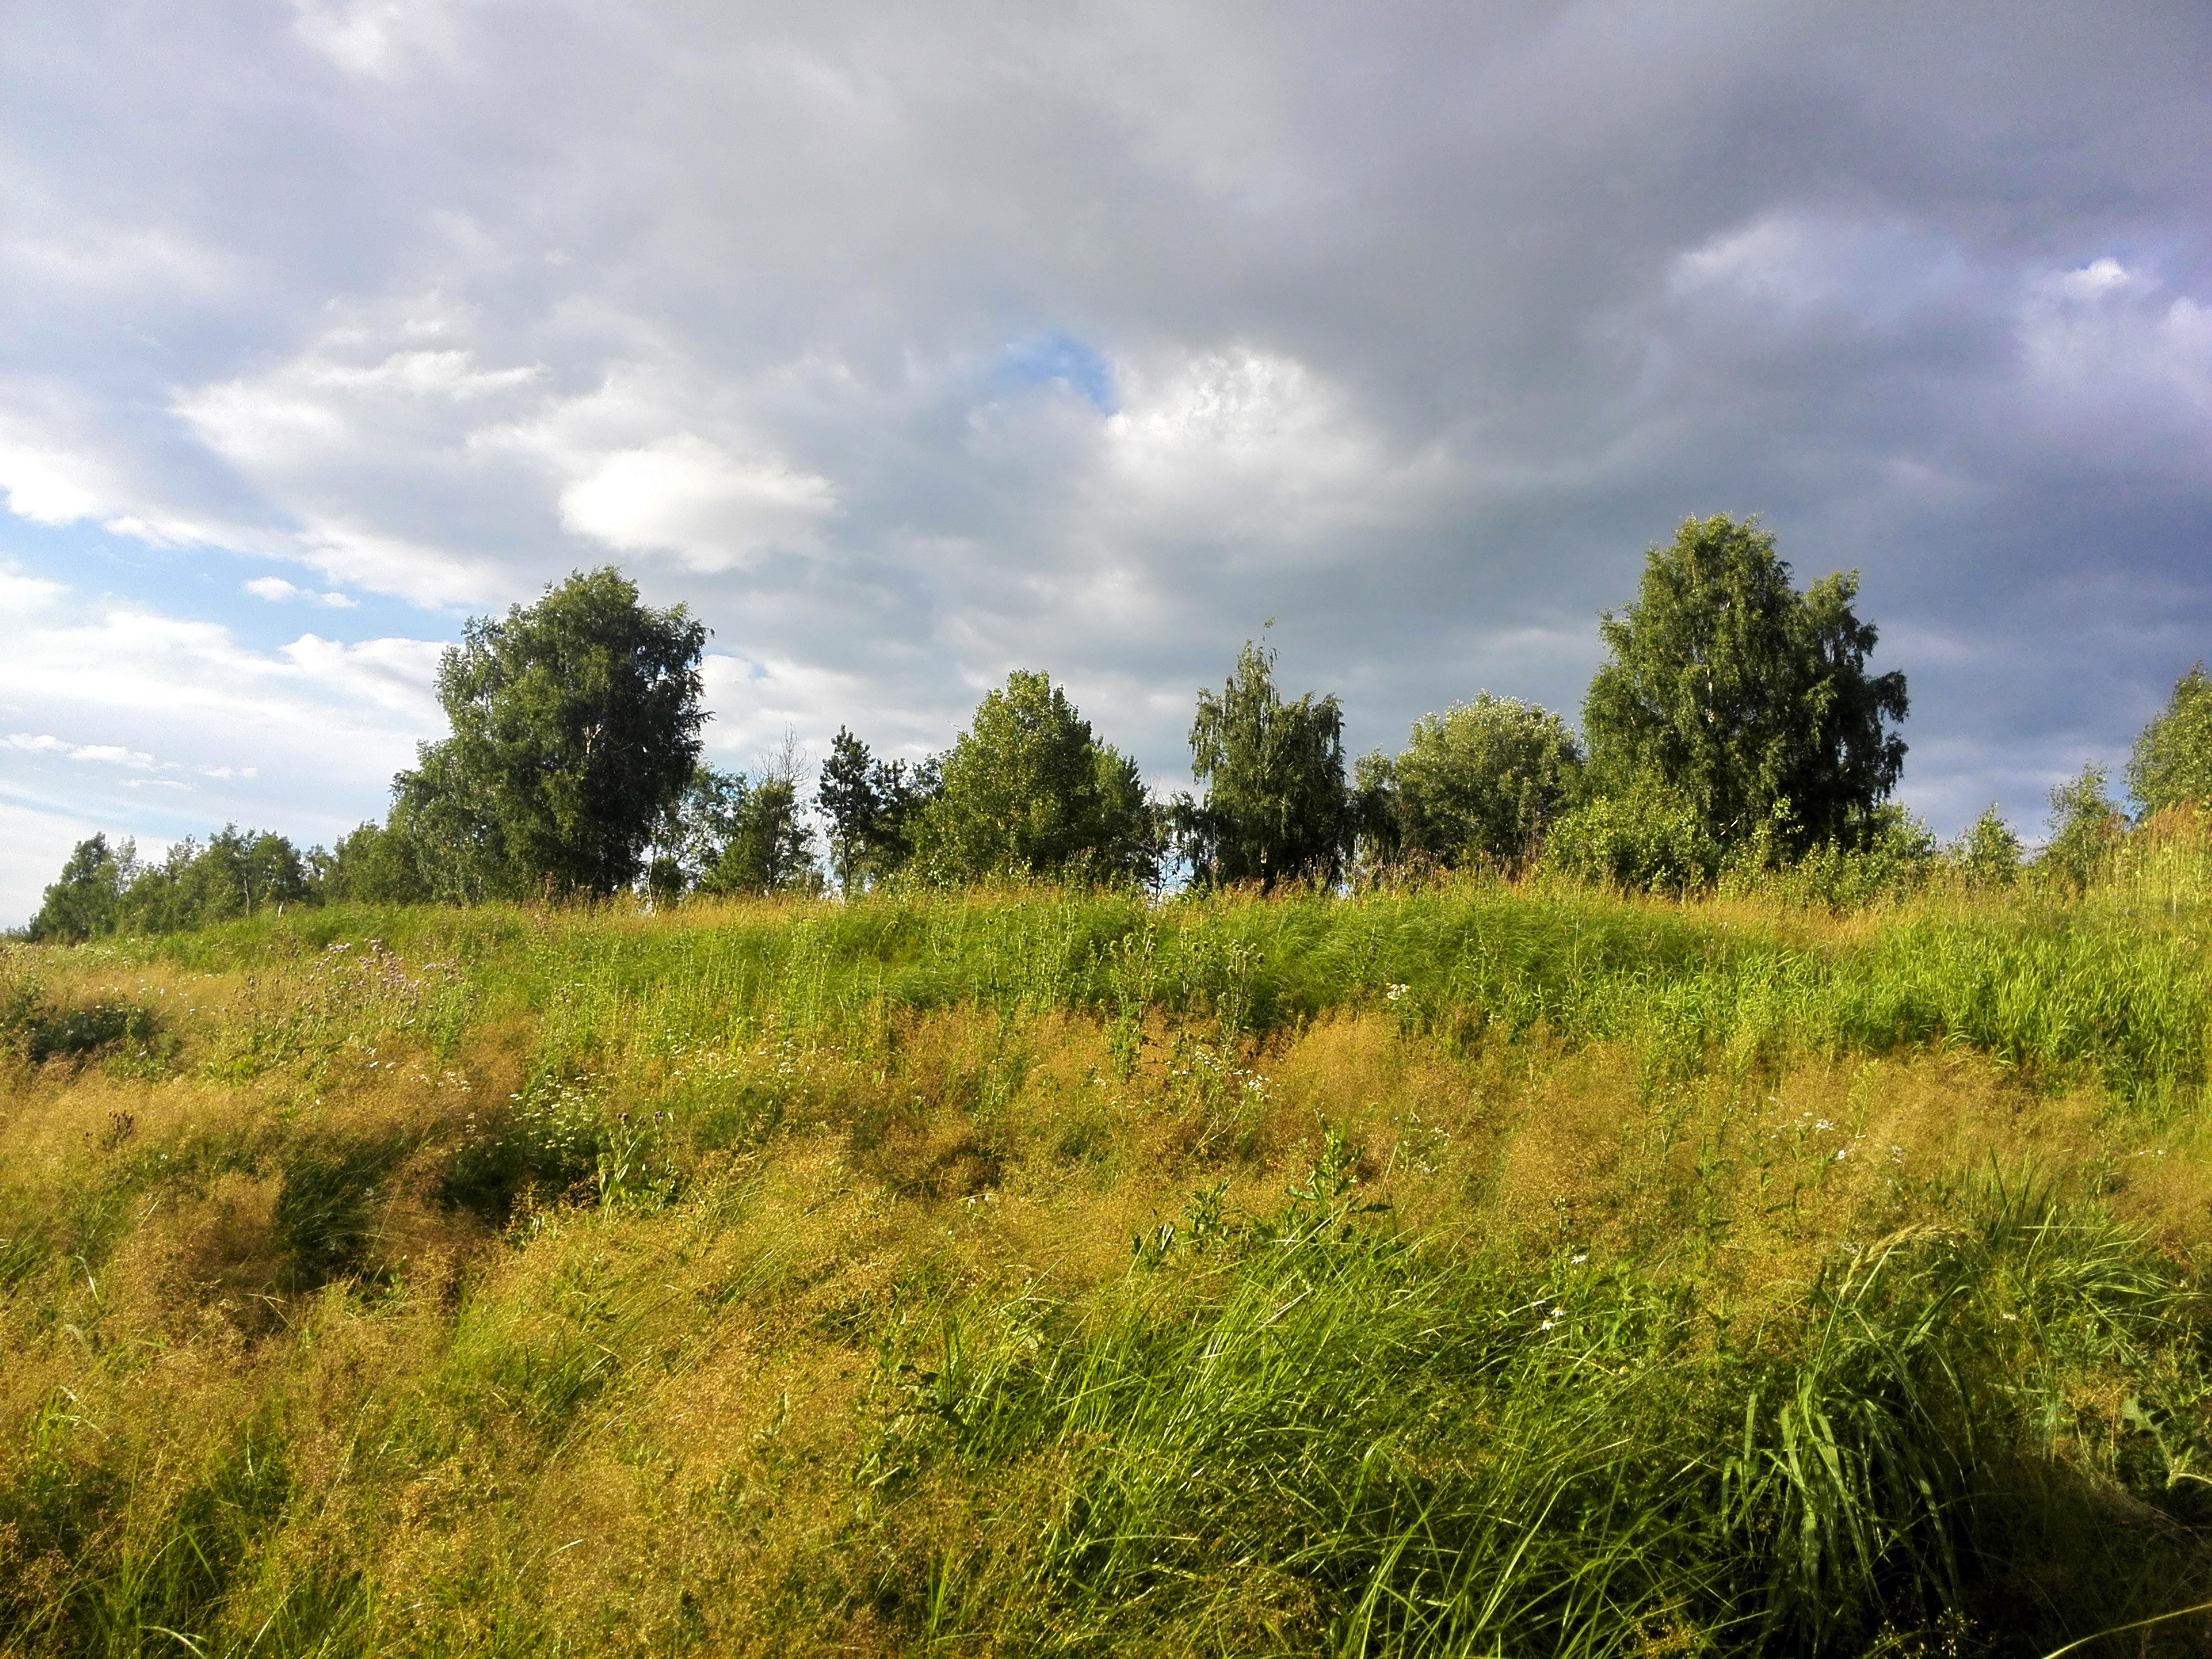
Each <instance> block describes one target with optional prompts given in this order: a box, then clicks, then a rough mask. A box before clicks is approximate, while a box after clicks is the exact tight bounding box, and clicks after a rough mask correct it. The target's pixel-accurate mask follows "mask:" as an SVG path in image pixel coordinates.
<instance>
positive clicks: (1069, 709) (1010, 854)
mask: <svg viewBox="0 0 2212 1659" xmlns="http://www.w3.org/2000/svg"><path fill="white" fill-rule="evenodd" d="M939 778H940V787H939V790H938V793H936V795H935V796H934V797H933V798H932V799H930V800H929V802H928V804H927V805H925V806H923V807H922V808H921V817H920V819H919V821H918V824H917V827H916V829H915V856H916V858H917V859H918V860H920V861H921V863H922V864H923V865H925V866H927V867H928V868H929V869H930V870H931V871H932V872H933V873H936V874H939V875H941V876H945V877H950V878H957V879H964V880H970V881H973V880H978V879H981V878H986V877H990V876H995V875H1007V874H1024V875H1048V874H1057V873H1060V872H1068V873H1071V874H1074V875H1077V876H1080V877H1085V878H1090V879H1092V880H1097V881H1123V880H1139V881H1142V880H1149V879H1151V878H1152V873H1153V870H1154V866H1155V864H1156V854H1155V853H1154V850H1153V839H1154V837H1153V836H1152V811H1151V809H1150V806H1149V805H1148V803H1147V801H1146V797H1145V788H1144V784H1143V781H1141V780H1140V779H1139V776H1138V775H1137V767H1136V763H1135V762H1133V761H1132V760H1130V759H1129V758H1128V757H1127V756H1125V755H1123V754H1122V753H1121V751H1120V750H1117V749H1115V748H1114V747H1113V746H1112V745H1111V744H1103V743H1101V742H1099V741H1098V740H1097V738H1095V737H1093V736H1092V735H1091V723H1090V722H1089V721H1088V720H1085V719H1083V718H1082V716H1081V715H1079V714H1077V713H1076V710H1075V708H1074V705H1073V704H1072V703H1070V702H1068V700H1067V694H1066V692H1065V691H1063V690H1061V689H1060V687H1058V686H1056V685H1054V684H1053V683H1052V682H1051V680H1050V679H1049V678H1047V677H1046V676H1044V675H1042V674H1036V673H1030V672H1026V671H1023V670H1020V669H1017V670H1015V671H1013V672H1012V673H1011V674H1009V675H1008V676H1007V677H1006V687H1005V689H1004V690H994V691H992V692H990V693H988V694H987V695H986V696H985V697H984V698H983V701H982V702H981V703H980V704H978V705H977V707H976V709H975V718H974V720H972V721H971V722H970V723H969V729H968V730H967V731H965V732H962V733H961V734H960V735H959V737H958V738H956V739H954V741H953V744H952V747H951V749H950V750H947V751H946V753H945V756H944V757H943V759H942V761H941V763H940V767H939Z"/></svg>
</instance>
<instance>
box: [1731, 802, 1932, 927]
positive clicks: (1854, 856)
mask: <svg viewBox="0 0 2212 1659" xmlns="http://www.w3.org/2000/svg"><path fill="white" fill-rule="evenodd" d="M1941 852H1942V849H1941V848H1940V847H1939V845H1938V843H1937V842H1936V837H1935V836H1934V835H1933V834H1931V833H1930V832H1929V829H1928V826H1927V825H1926V824H1924V823H1921V822H1920V820H1919V819H1917V818H1916V817H1913V816H1912V815H1911V813H1909V812H1907V811H1905V809H1904V808H1903V807H1901V806H1899V805H1898V804H1897V803H1896V802H1894V801H1884V802H1883V803H1882V804H1881V805H1880V806H1878V807H1876V808H1875V811H1874V812H1873V814H1872V816H1871V818H1870V821H1869V823H1867V824H1866V825H1865V827H1864V828H1863V830H1862V831H1861V833H1860V834H1859V835H1858V836H1857V837H1856V838H1855V839H1854V840H1853V841H1852V842H1848V843H1845V842H1822V843H1821V844H1820V845H1819V846H1817V847H1814V848H1809V849H1808V850H1807V851H1806V852H1805V853H1804V854H1802V855H1801V856H1800V857H1798V858H1797V859H1796V860H1794V861H1791V862H1790V863H1786V864H1783V863H1779V862H1778V861H1776V860H1773V859H1772V858H1771V855H1770V854H1769V851H1768V849H1767V848H1764V847H1761V846H1760V845H1759V843H1758V842H1753V845H1752V846H1750V847H1749V848H1739V849H1737V852H1736V854H1735V856H1734V857H1733V858H1731V859H1730V860H1729V861H1728V863H1727V865H1726V866H1724V867H1723V872H1722V877H1721V887H1722V890H1723V891H1724V892H1728V891H1734V892H1741V893H1750V892H1759V893H1763V894H1765V895H1766V896H1770V897H1773V898H1777V899H1781V900H1783V901H1784V902H1792V903H1798V904H1814V905H1819V906H1821V907H1822V908H1826V909H1830V910H1836V911H1848V910H1857V909H1863V908H1866V907H1868V906H1869V905H1873V904H1877V903H1881V902H1888V901H1893V900H1896V899H1899V898H1902V897H1904V896H1906V895H1908V894H1910V893H1912V892H1914V891H1916V890H1918V889H1919V888H1920V887H1921V886H1922V885H1923V884H1925V883H1926V882H1927V881H1928V880H1929V878H1931V877H1933V876H1934V875H1935V873H1936V871H1937V869H1938V868H1939V867H1940V862H1941Z"/></svg>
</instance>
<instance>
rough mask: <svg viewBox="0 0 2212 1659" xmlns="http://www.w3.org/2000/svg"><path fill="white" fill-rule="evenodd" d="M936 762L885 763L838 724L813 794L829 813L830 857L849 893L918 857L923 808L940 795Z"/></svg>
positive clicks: (840, 880)
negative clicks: (917, 829)
mask: <svg viewBox="0 0 2212 1659" xmlns="http://www.w3.org/2000/svg"><path fill="white" fill-rule="evenodd" d="M938 787H939V778H938V769H937V763H936V762H935V761H934V760H925V761H922V762H920V763H917V764H915V765H914V766H912V767H909V766H908V764H907V763H906V762H904V761H890V762H884V761H880V760H878V759H876V758H875V757H873V756H872V755H871V754H870V753H869V752H868V745H867V744H865V743H863V742H861V741H860V738H856V737H854V735H853V734H852V732H849V731H847V730H846V729H845V728H844V727H842V726H840V727H839V728H838V731H837V735H836V737H835V738H831V739H830V742H829V759H828V760H826V761H824V762H823V763H822V781H821V784H820V786H819V787H817V790H816V791H815V799H816V801H817V803H819V805H821V808H822V810H823V811H824V812H826V813H828V814H829V862H830V868H831V872H832V873H833V874H835V875H836V878H837V885H838V887H839V889H840V890H842V891H843V892H845V893H847V894H850V893H852V892H853V891H854V890H855V889H857V888H861V887H865V886H866V885H867V884H870V883H871V882H876V881H880V880H882V879H883V878H884V877H885V876H888V875H890V874H891V873H892V872H895V871H896V870H898V869H900V868H902V866H904V865H905V864H906V862H907V861H908V860H909V859H910V858H912V857H913V856H914V836H915V827H916V823H917V821H918V818H919V815H920V813H921V809H922V808H923V807H924V806H926V805H928V804H929V802H930V800H931V799H933V797H934V796H935V795H936V793H937V791H938Z"/></svg>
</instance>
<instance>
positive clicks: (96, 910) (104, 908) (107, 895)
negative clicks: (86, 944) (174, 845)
mask: <svg viewBox="0 0 2212 1659" xmlns="http://www.w3.org/2000/svg"><path fill="white" fill-rule="evenodd" d="M137 873H138V857H137V845H136V843H134V842H129V841H126V842H124V843H123V844H122V846H121V847H119V848H113V849H111V848H109V847H108V844H107V837H106V836H104V835H94V836H91V837H89V838H88V839H87V840H84V841H81V842H77V844H76V847H75V848H73V849H72V850H71V852H70V855H69V858H68V860H66V861H65V862H64V864H63V866H62V868H61V874H60V875H59V876H58V877H57V878H55V880H54V884H53V885H52V886H51V887H49V888H47V889H46V892H45V894H44V895H43V896H42V898H41V902H40V905H39V913H38V915H34V916H33V917H32V918H31V923H30V927H28V928H27V930H26V931H27V933H28V934H29V936H30V937H31V938H32V939H58V940H61V941H63V942H64V943H67V944H76V943H79V942H81V941H82V940H84V939H92V938H94V937H95V936H97V935H99V934H101V933H113V932H114V931H115V930H116V927H117V924H118V920H119V915H120V909H121V904H122V899H123V895H124V892H125V890H127V889H128V888H129V886H130V884H131V880H132V879H133V878H135V877H136V876H137Z"/></svg>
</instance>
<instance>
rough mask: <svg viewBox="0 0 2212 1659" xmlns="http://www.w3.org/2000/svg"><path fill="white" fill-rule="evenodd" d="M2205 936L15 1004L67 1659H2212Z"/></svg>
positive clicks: (2107, 920) (1301, 950) (1748, 909)
mask: <svg viewBox="0 0 2212 1659" xmlns="http://www.w3.org/2000/svg"><path fill="white" fill-rule="evenodd" d="M2207 927H2212V855H2208V849H2207V846H2206V843H2205V840H2204V838H2203V836H2202V835H2201V834H2199V833H2197V831H2195V830H2194V829H2187V830H2186V831H2185V832H2169V833H2165V834H2162V835H2140V836H2136V837H2135V838H2134V839H2133V840H2132V841H2131V842H2130V847H2129V848H2127V849H2124V855H2123V857H2122V858H2121V859H2120V860H2119V863H2118V866H2117V867H2116V868H2115V869H2114V870H2113V871H2112V872H2109V873H2108V875H2107V876H2106V878H2104V879H2102V880H2100V882H2099V883H2097V884H2094V885H2093V886H2092V887H2091V888H2090V890H2088V891H2087V892H2086V893H2081V894H2075V893H2072V892H2069V891H2065V890H2060V889H2058V888H2057V887H2049V886H2045V887H2039V886H2036V885H2034V884H2027V885H2022V886H2008V887H2003V888H1998V889H1992V890H1972V889H1970V888H1968V887H1967V886H1966V885H1965V884H1963V883H1961V882H1952V883H1948V884H1947V883H1945V882H1942V881H1934V882H1931V883H1929V884H1925V885H1924V886H1923V888H1921V889H1920V890H1917V891H1915V892H1913V893H1911V894H1908V895H1905V896H1893V897H1890V898H1877V899H1875V900H1874V901H1873V902H1866V903H1863V904H1857V905H1853V906H1850V907H1847V908H1837V907H1836V906H1834V905H1832V904H1828V903H1816V902H1810V901H1809V899H1808V897H1807V896H1806V895H1804V894H1802V893H1799V892H1793V891H1791V890H1785V889H1784V887H1782V886H1779V885H1775V886H1771V887H1769V888H1768V889H1765V890H1756V891H1739V892H1735V893H1732V894H1729V895H1726V896H1708V897H1705V898H1700V899H1693V900H1688V901H1680V902H1674V901H1665V900H1660V899H1654V898H1647V897H1635V896H1622V895H1619V894H1611V893H1606V892H1601V891H1596V890H1590V889H1588V888H1583V887H1578V886H1573V885H1567V884H1560V883H1558V882H1551V881H1542V880H1531V881H1525V882H1519V883H1516V882H1510V881H1505V880H1501V879H1492V878H1474V877H1468V878H1451V879H1446V880H1438V881H1434V882H1427V883H1405V884H1396V885H1384V886H1380V887H1377V888H1375V889H1373V890H1364V891H1359V892H1356V893H1352V894H1349V895H1338V894H1325V893H1305V894H1298V895H1293V896H1284V897H1275V898H1271V899H1265V900H1263V899H1260V898H1257V897H1255V896H1249V895H1236V894H1230V895H1215V896H1188V897H1181V898H1176V899H1172V900H1167V901H1159V900H1148V899H1146V897H1144V896H1141V895H1136V894H1112V893H1097V892H1085V891H1079V890H1060V889H1055V888H1051V887H1042V886H1030V887H1007V888H1003V889H994V890H975V891H969V892H966V893H931V892H926V891H915V892H909V893H902V894H901V893H894V894H889V895H879V896H872V897H869V898H866V899H863V900H859V901H855V902H852V903H849V904H839V903H836V902H823V901H801V900H786V901H768V900H763V901H757V902H729V903H723V904H686V905H684V907H682V908H677V909H674V910H671V911H667V912H665V913H663V914H659V915H653V914H647V913H645V912H643V911H641V910H638V909H635V908H618V907H599V908H542V909H527V908H507V907H501V906H483V907H478V908H466V909H464V908H441V907H435V906H420V907H407V908H383V909H379V908H348V907H343V906H341V907H332V908H323V909H308V910H297V909H295V910H294V911H292V912H289V913H288V914H284V915H265V914H264V915H260V916H258V917H255V918H252V919H249V920H246V921H240V922H236V923H232V924H229V925H227V926H224V927H216V928H210V929H207V930H204V931H201V932H197V933H181V934H174V935H169V936H166V937H161V938H155V939H109V940H106V941H101V942H97V943H94V944H92V945H82V946H77V947H72V948H64V947H58V946H33V945H17V946H13V947H9V948H7V949H6V951H5V954H4V956H0V1036H4V1041H5V1043H6V1046H7V1059H6V1062H5V1064H6V1067H7V1070H6V1074H5V1079H4V1085H0V1352H4V1354H5V1357H6V1364H5V1365H4V1368H0V1652H5V1653H7V1654H9V1655H21V1656H30V1655H61V1654H72V1655H76V1654H82V1655H101V1656H122V1655H140V1654H147V1655H151V1654H161V1655H168V1656H174V1655H180V1654H191V1655H195V1656H204V1659H213V1656H218V1655H222V1656H246V1655H270V1656H275V1655H307V1654H315V1655H341V1654H362V1655H368V1654H378V1655H386V1654H405V1655H413V1654H422V1655H447V1654H451V1655H456V1656H459V1655H471V1656H474V1655H487V1656H488V1655H504V1654H513V1655H530V1656H547V1655H562V1654H577V1655H582V1654H616V1653H620V1654H648V1653H650V1654H674V1653H683V1652H698V1653H702V1654H715V1655H720V1654H755V1653H757V1654H855V1655H873V1654H883V1655H889V1654H940V1655H947V1656H954V1655H960V1656H965V1655H977V1656H981V1655H1031V1654H1069V1655H1075V1654H1083V1655H1105V1654H1115V1655H1121V1654H1129V1655H1158V1656H1170V1655H1174V1656H1183V1655H1189V1656H1199V1655H1257V1654H1327V1655H1346V1656H1349V1655H1377V1656H1379V1655H1416V1654H1424V1655H1426V1654H1433V1655H1453V1656H1479V1655H1496V1656H1513V1659H1520V1656H1553V1655H1558V1656H1577V1659H1582V1656H1589V1659H1595V1656H1613V1655H1619V1656H1629V1655H1644V1656H1659V1655H1708V1654H1710V1655H1745V1656H1748V1655H1804V1656H1821V1655H1840V1656H1874V1655H1895V1656H1924V1659H1935V1656H1978V1655H1989V1656H2015V1655H2018V1656H2039V1655H2045V1654H2050V1653H2053V1652H2055V1651H2057V1650H2061V1649H2063V1648H2066V1647H2067V1644H2072V1643H2077V1642H2079V1643H2081V1645H2080V1646H2076V1647H2074V1648H2072V1649H2070V1651H2072V1652H2075V1653H2080V1654H2083V1655H2098V1656H2118V1655H2121V1654H2126V1655H2153V1654H2172V1655H2183V1654H2198V1653H2203V1652H2205V1651H2208V1650H2212V1617H2208V1615H2206V1614H2205V1613H2202V1612H2199V1613H2193V1614H2191V1613H2181V1610H2182V1609H2185V1608H2188V1607H2191V1606H2192V1605H2194V1604H2197V1603H2203V1602H2212V1550H2208V1545H2212V1347H2208V1322H2207V1315H2208V1311H2212V1304H2208V1303H2207V1301H2206V1297H2205V1295H2204V1291H2205V1290H2206V1288H2207V1283H2208V1273H2212V1136H2209V1135H2208V1134H2207V1133H2206V1129H2205V1113H2204V1088H2205V1081H2206V1075H2207V1068H2208V1063H2212V1054H2208V1044H2212V963H2208V956H2207V933H2206V929H2207ZM2176 1614H2179V1616H2172V1615H2176ZM2100 1632H2117V1633H2109V1634H2100ZM2083 1638H2089V1639H2087V1640H2086V1641H2084V1639H2083Z"/></svg>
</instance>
